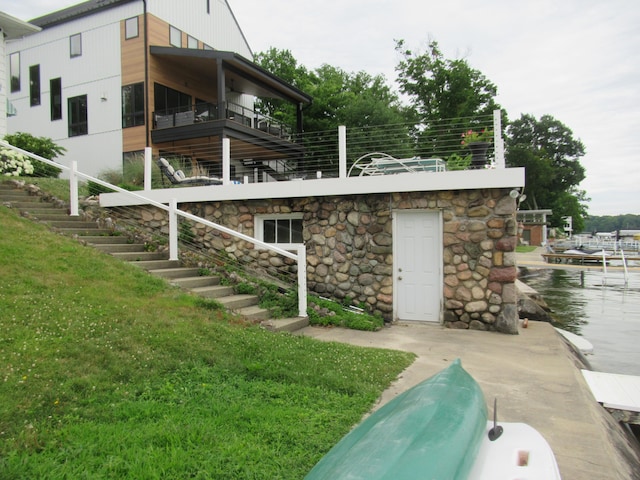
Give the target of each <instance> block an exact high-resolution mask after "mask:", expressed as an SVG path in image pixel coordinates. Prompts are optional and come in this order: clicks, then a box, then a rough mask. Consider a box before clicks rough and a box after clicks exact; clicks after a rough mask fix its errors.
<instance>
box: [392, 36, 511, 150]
mask: <svg viewBox="0 0 640 480" xmlns="http://www.w3.org/2000/svg"><path fill="white" fill-rule="evenodd" d="M396 51H397V52H398V53H400V55H401V56H402V59H401V60H400V63H398V65H397V66H396V71H397V72H398V80H397V81H398V84H399V85H400V92H401V93H403V94H405V95H406V96H407V97H408V98H409V101H410V102H411V106H412V109H413V111H414V112H415V115H416V117H417V118H418V120H419V125H418V127H417V128H416V130H415V137H416V142H417V143H418V144H419V149H420V151H421V152H423V151H426V152H428V153H429V154H430V155H432V156H440V157H449V156H451V157H456V158H459V155H462V156H465V155H467V153H468V152H467V151H466V150H465V149H464V147H462V146H461V144H460V134H461V133H462V132H464V131H466V130H468V129H472V130H476V131H478V130H484V129H491V126H492V122H493V111H494V110H498V109H500V106H499V105H498V104H497V103H496V101H495V96H496V95H497V87H496V86H495V85H494V84H493V83H492V82H490V81H489V80H488V79H487V78H486V77H485V76H484V75H483V74H482V73H481V72H480V71H478V70H475V69H473V68H471V66H469V64H468V63H467V61H466V60H465V59H455V60H449V59H446V58H444V55H443V54H442V52H441V51H440V48H439V46H438V42H436V41H433V40H432V41H430V42H429V45H428V48H427V50H426V51H425V52H421V53H420V52H419V53H416V52H413V51H412V50H409V49H407V48H405V44H404V40H397V41H396ZM506 120H507V119H506V115H505V114H504V112H503V124H506Z"/></svg>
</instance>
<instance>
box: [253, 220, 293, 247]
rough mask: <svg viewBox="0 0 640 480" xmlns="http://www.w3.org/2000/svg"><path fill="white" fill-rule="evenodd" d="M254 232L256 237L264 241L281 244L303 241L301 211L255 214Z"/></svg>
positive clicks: (291, 244)
mask: <svg viewBox="0 0 640 480" xmlns="http://www.w3.org/2000/svg"><path fill="white" fill-rule="evenodd" d="M255 232H256V237H257V238H258V239H259V240H262V241H263V242H265V243H275V244H278V245H281V246H287V245H290V246H293V245H295V244H300V243H303V240H302V213H293V214H289V215H273V216H256V218H255Z"/></svg>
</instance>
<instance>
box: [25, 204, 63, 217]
mask: <svg viewBox="0 0 640 480" xmlns="http://www.w3.org/2000/svg"><path fill="white" fill-rule="evenodd" d="M42 205H44V203H43V204H42ZM24 211H26V212H27V213H29V215H31V216H32V217H35V218H38V219H39V218H40V217H42V216H43V215H61V216H62V215H63V216H65V217H66V218H69V209H68V208H60V207H48V208H41V205H40V204H37V205H36V208H26V209H24Z"/></svg>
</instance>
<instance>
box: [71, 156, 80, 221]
mask: <svg viewBox="0 0 640 480" xmlns="http://www.w3.org/2000/svg"><path fill="white" fill-rule="evenodd" d="M77 172H78V162H77V161H75V160H72V161H71V172H70V173H69V203H70V205H69V216H71V217H77V216H78V215H79V213H78V175H77Z"/></svg>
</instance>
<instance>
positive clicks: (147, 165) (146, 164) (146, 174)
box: [144, 147, 153, 192]
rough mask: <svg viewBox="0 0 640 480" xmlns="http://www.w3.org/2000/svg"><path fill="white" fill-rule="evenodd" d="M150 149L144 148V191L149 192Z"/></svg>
mask: <svg viewBox="0 0 640 480" xmlns="http://www.w3.org/2000/svg"><path fill="white" fill-rule="evenodd" d="M152 157H153V155H152V150H151V147H144V191H145V192H148V191H150V190H151V161H152Z"/></svg>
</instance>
